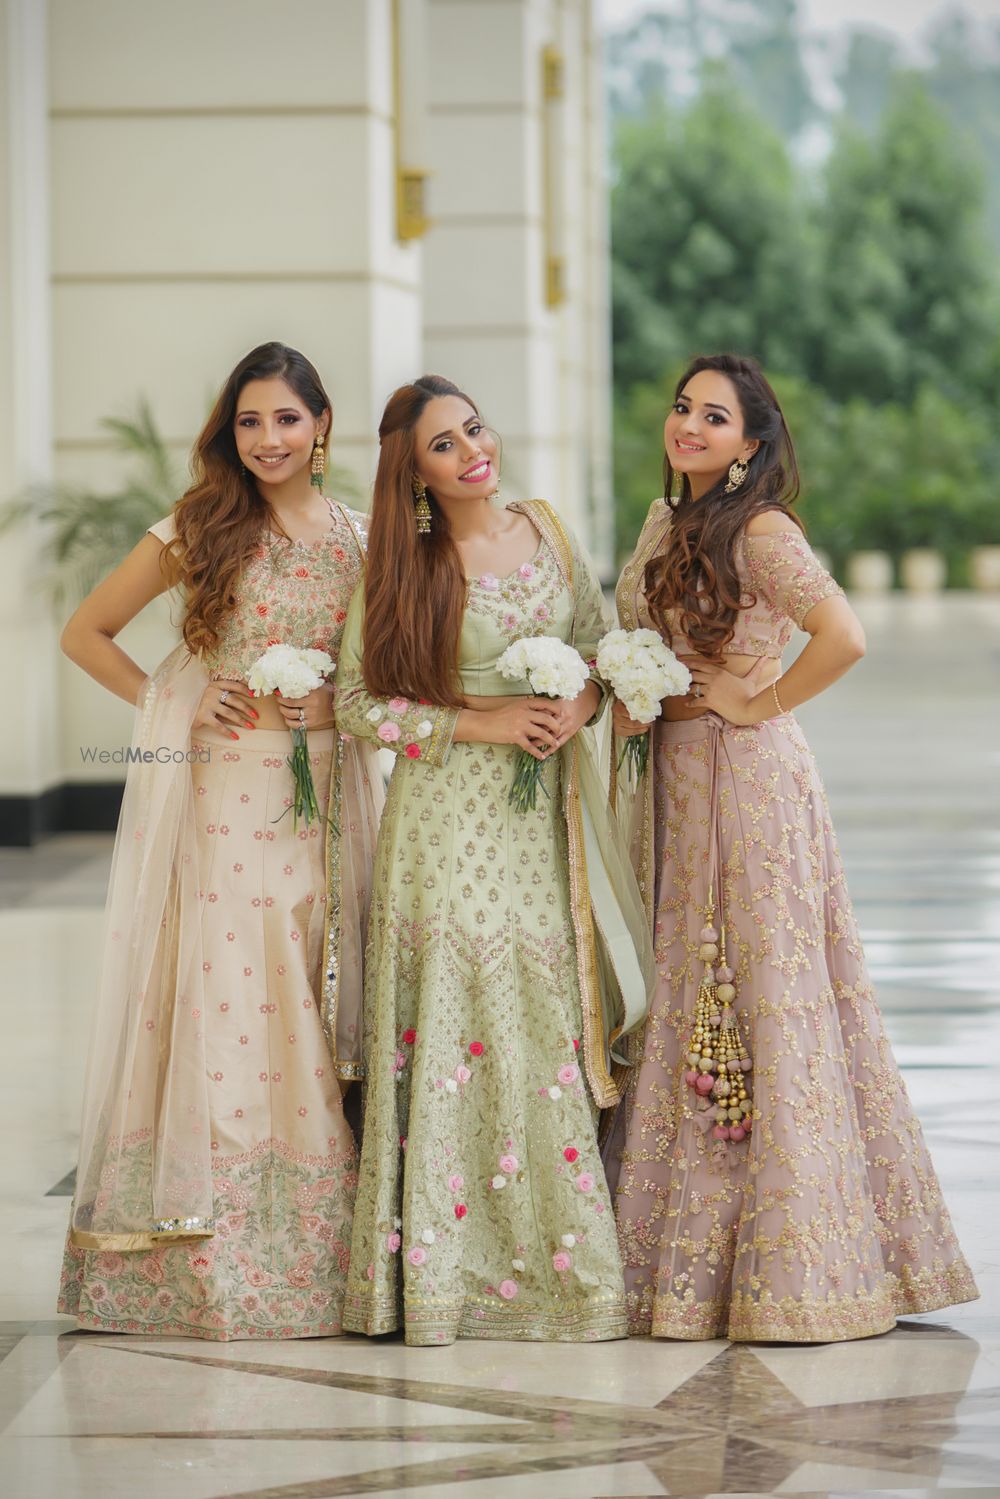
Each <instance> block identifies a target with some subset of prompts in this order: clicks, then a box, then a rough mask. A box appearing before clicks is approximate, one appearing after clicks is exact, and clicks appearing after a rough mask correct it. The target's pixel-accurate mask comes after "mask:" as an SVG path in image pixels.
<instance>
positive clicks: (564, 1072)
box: [556, 1062, 580, 1087]
mask: <svg viewBox="0 0 1000 1499" xmlns="http://www.w3.org/2000/svg"><path fill="white" fill-rule="evenodd" d="M579 1076H580V1069H579V1067H578V1066H577V1065H576V1063H575V1062H567V1063H566V1065H565V1066H564V1067H560V1068H559V1071H558V1072H557V1073H556V1077H557V1078H558V1079H559V1081H560V1082H561V1083H563V1084H564V1085H565V1086H566V1087H568V1086H569V1084H570V1083H575V1082H576V1080H577V1078H578V1077H579Z"/></svg>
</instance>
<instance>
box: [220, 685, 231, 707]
mask: <svg viewBox="0 0 1000 1499" xmlns="http://www.w3.org/2000/svg"><path fill="white" fill-rule="evenodd" d="M228 701H229V688H228V687H227V688H226V689H225V691H224V692H223V694H222V696H221V697H220V698H219V702H220V703H221V704H222V706H223V707H225V706H226V704H227V702H228Z"/></svg>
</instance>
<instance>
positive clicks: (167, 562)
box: [164, 343, 331, 655]
mask: <svg viewBox="0 0 1000 1499" xmlns="http://www.w3.org/2000/svg"><path fill="white" fill-rule="evenodd" d="M272 379H279V380H284V381H285V383H286V385H288V386H289V387H290V388H291V389H292V390H293V391H294V392H295V394H296V395H297V396H298V398H299V400H300V401H301V402H302V404H303V405H304V406H305V407H306V408H307V410H308V411H310V412H311V413H312V415H313V416H314V417H322V416H323V415H325V414H326V413H327V412H329V411H330V409H331V408H330V398H329V396H328V395H327V393H326V391H325V390H324V389H323V384H322V381H321V380H320V378H319V375H318V374H317V373H316V371H315V369H314V368H313V366H312V365H311V364H310V363H309V360H308V359H306V357H305V355H304V354H300V353H299V352H298V350H297V349H290V348H289V347H288V346H287V344H280V343H267V344H260V345H258V347H257V348H256V349H251V351H250V353H249V354H247V355H246V357H245V358H243V359H241V360H240V362H239V364H238V365H237V366H236V368H235V369H234V370H233V372H232V374H231V375H230V376H229V378H228V379H227V381H226V383H225V385H224V386H223V387H222V391H221V392H220V395H219V398H218V400H217V401H216V403H215V405H214V407H213V408H212V413H211V415H210V416H209V418H208V421H207V422H206V423H205V425H204V427H203V428H202V431H201V434H200V436H199V437H198V440H197V441H196V443H195V445H194V448H193V450H192V454H191V474H192V478H193V480H194V482H193V483H192V485H191V487H190V489H189V490H187V492H186V493H185V494H184V495H182V497H181V498H180V499H179V500H178V501H177V504H176V506H175V508H174V520H175V522H176V525H177V536H176V539H175V540H174V541H173V542H172V543H171V544H170V546H169V547H168V548H167V550H166V553H165V555H164V566H165V567H166V569H167V571H168V573H169V575H170V577H171V581H172V582H174V583H177V584H179V585H180V587H181V588H182V589H183V591H184V595H185V601H184V619H183V623H182V626H181V631H182V634H183V636H184V642H185V644H186V645H187V647H188V650H190V651H191V652H192V653H193V654H195V655H197V654H198V653H199V652H201V651H205V650H210V649H211V648H212V647H213V646H214V645H215V644H216V643H217V642H218V639H219V632H220V631H221V629H222V626H223V624H224V622H225V620H226V617H227V615H228V614H230V613H231V612H232V610H233V609H234V608H235V606H236V587H237V584H238V582H239V579H240V574H241V573H242V571H243V569H244V567H245V566H246V564H247V562H248V561H249V559H250V557H251V556H252V555H253V553H254V551H255V550H256V548H257V547H258V546H259V545H260V538H261V532H262V531H264V530H267V529H268V528H272V529H274V530H277V531H279V532H280V530H281V526H280V523H279V522H278V520H277V517H276V516H274V515H273V513H272V511H271V507H270V506H269V505H268V503H267V501H266V500H265V499H264V498H263V496H262V495H261V493H260V491H259V490H258V488H257V485H256V482H255V480H254V479H253V477H252V476H251V475H250V474H249V473H248V472H247V471H246V469H245V468H244V467H243V464H242V463H241V461H240V456H239V453H238V452H237V450H236V436H235V430H234V428H235V421H236V412H237V410H238V409H239V399H240V395H241V393H242V391H243V388H244V386H246V385H248V384H249V383H250V381H251V380H272ZM329 440H330V428H329V426H327V430H326V433H325V435H324V439H323V448H324V451H325V450H326V447H327V444H328V443H329Z"/></svg>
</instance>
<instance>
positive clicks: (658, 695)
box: [597, 630, 691, 784]
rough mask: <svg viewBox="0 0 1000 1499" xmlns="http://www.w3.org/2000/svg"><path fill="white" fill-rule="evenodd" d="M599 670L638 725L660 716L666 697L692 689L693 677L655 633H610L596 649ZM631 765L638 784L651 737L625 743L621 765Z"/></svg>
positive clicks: (641, 736) (636, 736) (639, 736)
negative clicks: (662, 703) (661, 705)
mask: <svg viewBox="0 0 1000 1499" xmlns="http://www.w3.org/2000/svg"><path fill="white" fill-rule="evenodd" d="M597 670H598V671H599V672H600V674H601V676H602V677H603V678H604V680H605V681H606V682H608V683H609V684H610V686H611V689H612V691H613V692H614V694H615V697H616V698H618V699H619V701H620V702H622V703H624V705H625V708H626V710H627V711H628V715H629V717H630V718H634V719H635V721H636V722H637V723H650V724H651V723H652V722H653V720H654V719H655V718H659V716H660V704H661V702H662V700H663V699H664V698H665V697H680V696H681V694H682V693H685V692H687V690H688V688H689V687H690V686H691V673H690V672H689V671H688V669H687V667H686V666H685V665H684V663H683V661H678V659H677V657H676V656H675V655H674V653H673V651H672V650H671V649H670V647H669V646H668V645H664V643H663V640H662V639H661V637H660V636H659V635H658V634H657V633H656V631H655V630H609V632H608V633H607V635H605V636H604V638H603V639H602V641H601V642H600V644H599V645H598V647H597ZM626 761H627V763H628V767H629V772H630V774H631V775H632V776H634V778H635V782H636V784H637V783H638V782H639V781H640V780H641V779H642V777H643V775H644V774H645V770H646V765H647V763H648V761H649V735H648V734H632V735H630V736H629V738H628V739H626V741H625V744H624V747H623V749H622V752H621V756H620V758H619V761H618V766H619V769H620V768H621V766H622V764H623V763H624V762H626Z"/></svg>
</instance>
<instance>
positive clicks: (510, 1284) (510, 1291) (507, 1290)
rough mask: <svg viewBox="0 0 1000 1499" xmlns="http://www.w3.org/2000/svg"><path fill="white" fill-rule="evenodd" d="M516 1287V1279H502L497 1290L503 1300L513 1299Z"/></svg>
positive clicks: (516, 1291) (516, 1290)
mask: <svg viewBox="0 0 1000 1499" xmlns="http://www.w3.org/2000/svg"><path fill="white" fill-rule="evenodd" d="M518 1289H519V1287H518V1284H517V1281H516V1280H502V1281H501V1282H500V1284H499V1285H498V1286H497V1290H498V1291H499V1292H500V1295H501V1296H502V1297H503V1299H504V1301H513V1300H514V1297H515V1296H516V1295H517V1293H518Z"/></svg>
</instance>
